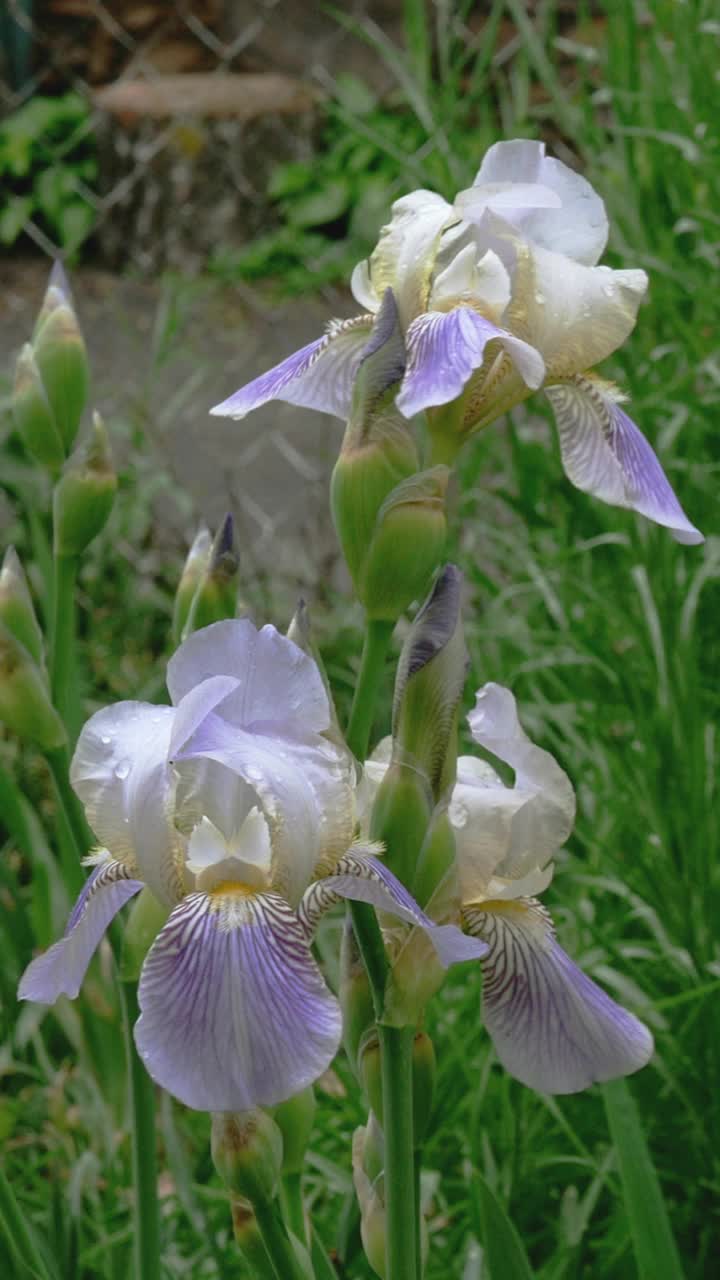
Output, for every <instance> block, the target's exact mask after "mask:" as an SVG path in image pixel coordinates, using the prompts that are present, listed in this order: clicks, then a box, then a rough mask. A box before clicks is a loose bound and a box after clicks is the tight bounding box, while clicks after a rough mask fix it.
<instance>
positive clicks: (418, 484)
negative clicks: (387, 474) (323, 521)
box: [356, 466, 450, 622]
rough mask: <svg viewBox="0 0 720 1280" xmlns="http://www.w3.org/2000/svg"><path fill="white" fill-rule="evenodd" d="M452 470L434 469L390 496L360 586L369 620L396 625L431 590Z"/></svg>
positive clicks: (444, 530)
mask: <svg viewBox="0 0 720 1280" xmlns="http://www.w3.org/2000/svg"><path fill="white" fill-rule="evenodd" d="M449 478H450V471H449V469H448V468H447V467H442V466H441V467H432V468H431V469H430V470H429V471H421V472H419V473H418V474H417V475H414V476H410V477H409V478H408V479H406V480H403V481H401V482H400V484H398V485H396V487H395V488H394V489H393V490H392V493H390V494H388V496H387V498H386V499H385V501H384V502H383V504H382V506H381V507H380V510H379V511H378V514H377V519H376V521H375V529H374V532H373V538H372V542H371V544H370V547H369V550H368V552H367V555H366V557H365V562H364V571H363V575H362V578H361V580H360V582H359V583H356V587H357V593H358V597H359V599H360V600H361V601H362V603H363V604H364V605H365V609H366V611H367V615H368V617H369V618H374V619H377V620H378V621H386V622H395V621H396V620H397V619H398V618H399V617H400V615H401V614H402V613H404V612H405V610H406V609H407V608H408V607H409V606H410V605H411V604H412V602H413V600H418V599H421V598H422V596H424V594H425V592H426V591H427V589H428V586H429V584H430V581H431V579H432V576H433V574H434V573H435V570H436V569H437V567H438V565H439V563H440V561H441V559H442V556H443V552H444V550H445V543H446V539H447V516H446V511H445V502H446V497H447V487H448V480H449Z"/></svg>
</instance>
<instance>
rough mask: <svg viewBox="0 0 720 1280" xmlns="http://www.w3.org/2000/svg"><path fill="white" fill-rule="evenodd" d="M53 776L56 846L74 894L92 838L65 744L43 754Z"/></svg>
mask: <svg viewBox="0 0 720 1280" xmlns="http://www.w3.org/2000/svg"><path fill="white" fill-rule="evenodd" d="M45 758H46V760H47V764H48V768H49V770H50V773H51V775H52V780H53V784H54V788H55V799H56V801H57V814H58V827H59V832H58V845H59V848H60V862H61V865H62V871H63V878H64V880H65V884H66V886H67V888H68V889H69V890H71V892H73V893H77V892H78V890H79V888H80V886H81V885H82V882H83V878H84V877H83V871H82V859H83V858H84V857H85V855H86V853H88V851H89V849H90V847H91V844H92V840H91V838H90V834H89V832H88V829H87V827H86V825H85V819H84V817H83V815H82V813H81V811H80V806H79V802H78V799H77V797H76V795H75V792H74V791H73V789H72V787H71V786H70V776H69V773H68V759H67V751H66V750H65V748H64V747H60V748H58V749H57V750H56V751H48V752H47V753H46V756H45Z"/></svg>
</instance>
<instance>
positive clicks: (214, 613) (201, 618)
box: [183, 514, 240, 636]
mask: <svg viewBox="0 0 720 1280" xmlns="http://www.w3.org/2000/svg"><path fill="white" fill-rule="evenodd" d="M239 563H240V561H239V556H238V550H237V543H236V541H235V522H234V520H233V518H232V516H231V515H230V514H228V515H226V516H225V519H224V520H223V522H222V524H221V525H220V528H219V529H218V531H217V533H216V534H215V537H214V539H213V543H212V546H211V548H210V555H209V557H208V561H207V564H206V566H205V570H204V573H203V574H202V577H201V578H200V582H199V583H198V586H197V589H196V591H195V595H194V596H193V600H192V603H191V605H190V611H189V613H188V616H187V618H186V621H185V626H184V628H183V635H184V636H187V635H189V634H190V632H191V631H199V630H200V628H201V627H209V626H210V624H211V623H212V622H221V621H222V620H223V619H224V618H234V617H235V615H236V612H237V603H238V585H237V580H238V567H239Z"/></svg>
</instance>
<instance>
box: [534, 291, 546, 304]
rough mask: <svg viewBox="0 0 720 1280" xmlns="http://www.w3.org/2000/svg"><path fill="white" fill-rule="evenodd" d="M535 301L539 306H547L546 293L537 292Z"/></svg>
mask: <svg viewBox="0 0 720 1280" xmlns="http://www.w3.org/2000/svg"><path fill="white" fill-rule="evenodd" d="M535 301H536V302H537V304H538V306H539V307H544V306H545V294H544V293H536V294H535Z"/></svg>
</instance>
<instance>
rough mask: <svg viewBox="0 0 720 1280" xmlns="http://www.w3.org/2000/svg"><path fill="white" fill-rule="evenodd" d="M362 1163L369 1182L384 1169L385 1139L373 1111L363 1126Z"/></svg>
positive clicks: (377, 1176)
mask: <svg viewBox="0 0 720 1280" xmlns="http://www.w3.org/2000/svg"><path fill="white" fill-rule="evenodd" d="M362 1163H363V1169H364V1170H365V1172H366V1174H367V1176H368V1178H369V1179H370V1181H371V1182H374V1181H375V1179H376V1178H379V1177H380V1174H381V1173H382V1172H383V1169H384V1168H385V1137H384V1135H383V1131H382V1129H381V1128H380V1124H379V1122H378V1118H377V1116H376V1115H375V1112H374V1111H371V1112H370V1114H369V1116H368V1121H367V1124H366V1126H365V1137H364V1138H363V1146H362Z"/></svg>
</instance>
